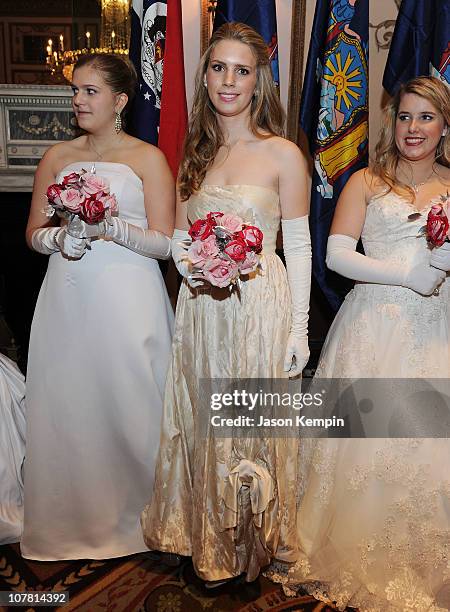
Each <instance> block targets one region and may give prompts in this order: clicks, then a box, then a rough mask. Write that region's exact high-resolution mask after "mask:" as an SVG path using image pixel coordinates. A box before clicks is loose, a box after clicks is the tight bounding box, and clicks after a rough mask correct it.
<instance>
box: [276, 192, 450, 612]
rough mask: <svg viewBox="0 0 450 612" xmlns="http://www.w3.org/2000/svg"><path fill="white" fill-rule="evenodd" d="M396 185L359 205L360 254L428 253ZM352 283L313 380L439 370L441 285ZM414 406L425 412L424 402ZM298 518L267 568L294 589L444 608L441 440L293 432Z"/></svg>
mask: <svg viewBox="0 0 450 612" xmlns="http://www.w3.org/2000/svg"><path fill="white" fill-rule="evenodd" d="M413 212H415V210H414V208H413V207H412V206H411V205H410V204H409V203H408V202H407V201H406V200H404V199H403V198H401V197H399V196H397V195H396V194H395V193H390V194H388V195H385V196H383V197H381V198H374V199H373V200H372V201H371V202H370V203H369V205H368V208H367V213H366V220H365V224H364V230H363V234H362V239H363V244H364V249H365V252H366V254H367V255H369V256H370V257H374V258H377V259H383V260H389V261H392V262H394V263H396V264H407V263H410V262H419V261H427V262H428V261H429V259H430V250H429V249H428V246H427V242H426V240H425V238H424V237H419V229H420V228H421V227H422V226H423V225H424V224H425V222H426V216H427V213H428V210H426V211H424V212H423V214H422V216H421V217H420V218H418V219H415V220H413V221H411V220H408V216H409V215H410V214H411V213H413ZM449 285H450V283H449V281H448V278H447V280H446V281H445V282H444V284H443V285H442V286H441V288H440V291H439V295H432V296H429V297H423V296H421V295H419V294H417V293H415V292H414V291H412V290H410V289H406V288H404V287H393V286H387V285H375V284H365V283H358V284H356V286H355V288H354V289H353V290H352V291H351V292H350V293H349V294H348V296H347V298H346V300H345V302H344V304H343V305H342V307H341V309H340V310H339V312H338V314H337V316H336V318H335V320H334V322H333V325H332V326H331V328H330V331H329V333H328V336H327V339H326V341H325V344H324V348H323V351H322V354H321V357H320V360H319V367H318V370H317V374H316V376H317V377H318V378H321V377H323V378H354V379H358V378H425V377H426V378H433V377H435V378H449V377H450V304H449V298H450V291H449ZM423 409H427V406H426V405H424V406H423ZM300 468H301V472H302V478H301V481H300V483H299V488H300V489H301V491H302V493H303V497H302V501H301V504H300V507H299V511H298V515H297V530H298V537H299V542H300V547H301V555H300V558H299V560H298V561H297V563H295V564H294V565H293V566H286V565H284V566H282V565H281V564H275V565H274V566H272V568H271V571H270V572H269V576H270V577H272V578H273V579H275V580H277V581H280V582H282V583H283V585H284V587H285V589H286V591H287V592H288V593H289V594H293V593H295V592H297V591H298V590H301V589H304V590H306V591H308V592H309V593H311V594H312V595H314V596H315V597H316V598H317V599H320V600H323V601H326V602H336V604H337V608H338V609H339V610H345V609H346V607H347V606H351V607H354V608H358V609H359V610H360V612H404V611H405V610H408V611H411V612H413V611H415V612H445V611H447V610H449V609H450V565H449V561H448V560H449V558H450V441H449V440H448V439H351V440H347V439H334V440H333V439H330V440H321V441H313V440H309V441H308V440H303V441H302V444H301V450H300Z"/></svg>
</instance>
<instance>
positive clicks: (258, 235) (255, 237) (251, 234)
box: [240, 225, 264, 253]
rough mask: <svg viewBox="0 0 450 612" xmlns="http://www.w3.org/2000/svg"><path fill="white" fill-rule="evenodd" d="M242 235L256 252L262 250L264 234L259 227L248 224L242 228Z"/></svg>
mask: <svg viewBox="0 0 450 612" xmlns="http://www.w3.org/2000/svg"><path fill="white" fill-rule="evenodd" d="M240 235H241V237H242V239H243V240H244V241H245V244H246V245H247V246H248V247H250V248H251V249H253V250H254V251H255V252H256V253H259V252H260V251H261V249H262V241H263V237H264V235H263V233H262V231H261V230H260V229H259V227H255V226H254V225H246V226H245V227H244V228H243V229H242V232H240Z"/></svg>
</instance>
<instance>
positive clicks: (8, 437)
mask: <svg viewBox="0 0 450 612" xmlns="http://www.w3.org/2000/svg"><path fill="white" fill-rule="evenodd" d="M24 455H25V381H24V378H23V375H22V373H21V372H20V370H19V369H18V368H17V366H16V364H15V363H14V362H13V361H11V359H8V357H5V356H4V355H0V544H9V543H11V542H18V541H19V540H20V536H21V534H22V527H23V481H22V465H23V460H24Z"/></svg>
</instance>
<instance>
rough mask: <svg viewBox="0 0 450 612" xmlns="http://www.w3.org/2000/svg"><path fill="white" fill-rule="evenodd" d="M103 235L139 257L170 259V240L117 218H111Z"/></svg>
mask: <svg viewBox="0 0 450 612" xmlns="http://www.w3.org/2000/svg"><path fill="white" fill-rule="evenodd" d="M105 235H106V236H108V237H109V238H112V239H113V240H114V242H116V243H117V244H121V245H122V246H124V247H126V248H127V249H130V250H131V251H134V252H135V253H139V255H144V256H145V257H152V258H153V259H169V258H170V238H169V237H168V236H166V235H165V234H163V233H162V232H159V231H158V230H152V229H143V228H142V227H138V226H137V225H133V224H132V223H127V221H124V220H123V219H119V217H111V221H110V223H108V224H107V225H106V233H105Z"/></svg>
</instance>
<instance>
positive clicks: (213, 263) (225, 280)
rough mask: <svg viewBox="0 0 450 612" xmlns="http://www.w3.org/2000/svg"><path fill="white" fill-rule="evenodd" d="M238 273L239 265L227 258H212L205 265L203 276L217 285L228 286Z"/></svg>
mask: <svg viewBox="0 0 450 612" xmlns="http://www.w3.org/2000/svg"><path fill="white" fill-rule="evenodd" d="M237 275H238V267H237V265H236V264H235V263H234V261H229V260H227V259H220V258H217V259H212V260H210V261H207V262H206V264H205V265H204V267H203V276H204V277H205V279H206V280H207V281H208V282H210V283H211V285H214V286H215V287H228V285H229V284H230V283H231V281H232V280H233V279H234V278H236V276H237Z"/></svg>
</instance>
